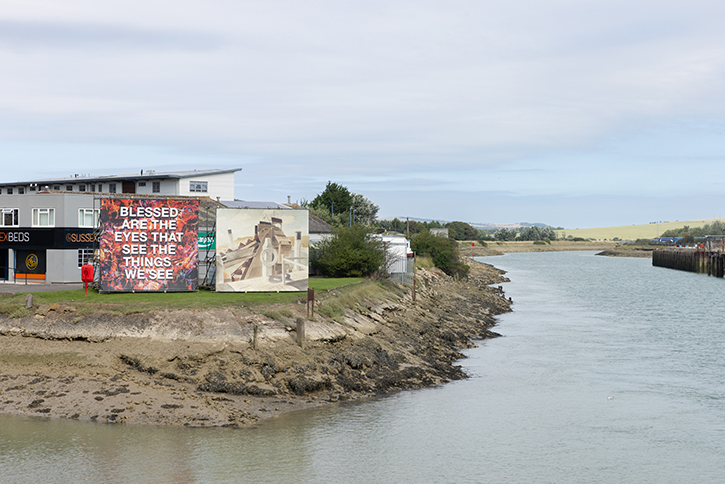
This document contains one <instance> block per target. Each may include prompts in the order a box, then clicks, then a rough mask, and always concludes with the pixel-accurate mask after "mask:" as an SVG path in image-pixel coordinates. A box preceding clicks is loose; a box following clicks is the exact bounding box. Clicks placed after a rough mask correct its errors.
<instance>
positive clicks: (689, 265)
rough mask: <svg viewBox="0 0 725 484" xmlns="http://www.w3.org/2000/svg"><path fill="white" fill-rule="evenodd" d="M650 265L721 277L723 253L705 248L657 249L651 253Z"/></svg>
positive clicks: (724, 256)
mask: <svg viewBox="0 0 725 484" xmlns="http://www.w3.org/2000/svg"><path fill="white" fill-rule="evenodd" d="M652 265H653V266H656V267H666V268H668V269H677V270H680V271H688V272H697V273H700V274H707V275H710V276H715V277H723V273H724V272H725V253H723V252H721V251H715V250H707V249H680V248H678V249H658V250H655V251H654V252H653V253H652Z"/></svg>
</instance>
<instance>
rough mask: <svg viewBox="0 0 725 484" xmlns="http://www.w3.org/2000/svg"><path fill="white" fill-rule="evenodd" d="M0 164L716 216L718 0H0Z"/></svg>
mask: <svg viewBox="0 0 725 484" xmlns="http://www.w3.org/2000/svg"><path fill="white" fill-rule="evenodd" d="M0 6H1V7H0V72H1V75H0V157H1V158H0V159H1V160H2V162H1V166H2V174H1V176H0V181H19V180H28V179H33V178H38V177H46V176H67V175H71V174H74V173H89V174H92V175H107V174H123V173H135V172H138V171H139V170H141V169H155V170H157V171H167V170H177V169H194V168H196V169H203V168H233V167H240V168H242V171H241V172H240V173H237V178H236V180H237V181H236V189H235V193H236V197H237V198H238V199H242V200H265V201H270V200H273V201H279V202H285V201H286V200H287V196H288V195H289V196H291V197H292V200H295V201H296V200H300V199H303V198H304V199H310V200H311V199H312V198H314V197H315V196H316V195H317V194H318V193H320V192H321V191H322V190H323V189H324V187H325V185H326V183H327V181H328V180H331V181H333V182H336V183H340V184H342V185H345V186H347V187H348V188H349V189H350V190H351V191H352V192H355V193H361V194H363V195H364V196H366V197H367V198H369V199H371V200H372V201H373V202H375V203H376V204H378V205H379V206H380V214H379V215H381V216H398V217H406V216H410V217H417V218H432V219H443V220H463V221H467V222H494V223H512V222H544V223H547V224H551V225H554V226H559V225H561V226H564V227H565V228H584V227H597V226H610V225H628V224H639V223H648V222H651V221H660V220H687V219H700V218H714V217H720V216H722V215H723V210H722V208H723V202H724V201H725V200H724V198H723V193H724V192H725V174H724V173H723V172H725V143H723V131H724V130H725V28H723V18H725V2H722V0H720V1H715V0H713V1H698V0H690V1H688V2H684V1H668V0H657V1H649V0H626V1H620V0H602V1H599V0H592V1H589V0H571V1H568V0H567V1H563V0H562V1H558V0H551V1H549V0H521V1H516V0H506V1H501V0H497V1H485V0H476V1H455V0H449V1H446V2H443V1H435V2H433V1H425V0H410V1H408V0H396V1H389V0H386V1H376V0H366V1H364V2H363V1H360V2H355V1H339V0H334V1H310V0H306V1H299V0H297V1H287V2H282V1H273V0H271V1H270V0H265V1H259V2H247V1H240V0H234V1H206V2H199V1H193V2H190V1H185V0H174V1H168V2H165V1H153V0H143V1H135V0H124V1H122V2H118V1H102V2H99V1H96V0H92V1H91V0H89V1H72V0H64V1H62V2H58V1H56V0H50V1H32V0H20V1H9V0H0Z"/></svg>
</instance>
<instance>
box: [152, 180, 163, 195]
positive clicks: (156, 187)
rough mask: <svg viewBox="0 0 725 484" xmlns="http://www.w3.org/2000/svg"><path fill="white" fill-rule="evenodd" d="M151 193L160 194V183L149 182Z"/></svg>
mask: <svg viewBox="0 0 725 484" xmlns="http://www.w3.org/2000/svg"><path fill="white" fill-rule="evenodd" d="M151 191H152V192H153V193H161V182H151Z"/></svg>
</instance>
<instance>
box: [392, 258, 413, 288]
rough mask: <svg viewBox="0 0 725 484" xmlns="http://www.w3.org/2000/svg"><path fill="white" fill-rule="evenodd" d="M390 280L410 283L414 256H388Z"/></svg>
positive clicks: (411, 282)
mask: <svg viewBox="0 0 725 484" xmlns="http://www.w3.org/2000/svg"><path fill="white" fill-rule="evenodd" d="M388 261H389V266H388V267H389V268H390V280H391V281H394V282H397V283H399V284H405V285H412V284H413V278H414V277H415V257H408V256H407V255H405V256H400V255H394V256H391V257H389V259H388Z"/></svg>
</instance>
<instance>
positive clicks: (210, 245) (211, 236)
mask: <svg viewBox="0 0 725 484" xmlns="http://www.w3.org/2000/svg"><path fill="white" fill-rule="evenodd" d="M215 242H216V234H215V233H214V232H199V250H213V249H214V247H215Z"/></svg>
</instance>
